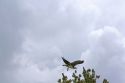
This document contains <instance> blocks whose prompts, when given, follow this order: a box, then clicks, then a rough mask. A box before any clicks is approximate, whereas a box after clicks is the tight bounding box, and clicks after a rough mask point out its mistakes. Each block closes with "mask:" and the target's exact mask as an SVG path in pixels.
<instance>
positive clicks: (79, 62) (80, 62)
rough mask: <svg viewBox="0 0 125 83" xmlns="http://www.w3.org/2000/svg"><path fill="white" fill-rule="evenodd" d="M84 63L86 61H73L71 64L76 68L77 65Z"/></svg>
mask: <svg viewBox="0 0 125 83" xmlns="http://www.w3.org/2000/svg"><path fill="white" fill-rule="evenodd" d="M83 62H84V60H77V61H73V62H72V63H71V65H73V66H76V65H78V64H82V63H83Z"/></svg>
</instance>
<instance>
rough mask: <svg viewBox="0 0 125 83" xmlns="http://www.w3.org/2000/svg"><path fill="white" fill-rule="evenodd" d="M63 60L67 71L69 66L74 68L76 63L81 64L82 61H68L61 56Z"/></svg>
mask: <svg viewBox="0 0 125 83" xmlns="http://www.w3.org/2000/svg"><path fill="white" fill-rule="evenodd" d="M62 60H63V62H64V63H65V65H63V66H66V67H67V71H68V70H69V68H71V69H76V67H75V66H76V65H78V64H82V63H83V62H84V60H77V61H73V62H69V61H67V60H66V59H65V58H63V57H62Z"/></svg>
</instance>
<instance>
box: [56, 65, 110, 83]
mask: <svg viewBox="0 0 125 83" xmlns="http://www.w3.org/2000/svg"><path fill="white" fill-rule="evenodd" d="M99 78H100V76H99V75H96V73H95V70H94V69H87V70H86V69H85V68H84V67H83V71H82V74H78V73H77V70H75V71H74V72H73V73H72V78H71V79H69V78H68V77H67V76H66V75H64V73H62V78H61V79H59V80H58V83H96V81H97V79H99ZM103 83H109V82H108V81H107V80H106V79H104V80H103Z"/></svg>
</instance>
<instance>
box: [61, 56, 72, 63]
mask: <svg viewBox="0 0 125 83" xmlns="http://www.w3.org/2000/svg"><path fill="white" fill-rule="evenodd" d="M62 59H63V61H64V63H65V64H67V65H69V64H70V62H69V61H67V60H66V59H65V58H63V57H62Z"/></svg>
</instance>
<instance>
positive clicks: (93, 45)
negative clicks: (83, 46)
mask: <svg viewBox="0 0 125 83" xmlns="http://www.w3.org/2000/svg"><path fill="white" fill-rule="evenodd" d="M124 39H125V38H124V36H123V35H122V34H121V33H120V32H119V31H118V29H116V28H114V27H104V28H101V29H98V30H95V31H92V32H91V33H90V36H89V48H88V50H87V51H85V52H83V54H82V59H85V60H86V64H85V65H86V66H87V67H89V66H90V67H93V68H95V69H96V70H97V71H98V72H99V73H100V74H101V76H102V77H103V76H105V77H107V78H109V80H110V82H111V83H114V82H116V83H117V82H120V83H123V82H124V81H125V80H124V77H125V76H124V74H125V73H124V69H125V67H124V64H125V61H124V59H125V51H124V50H125V47H124V43H123V41H124Z"/></svg>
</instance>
